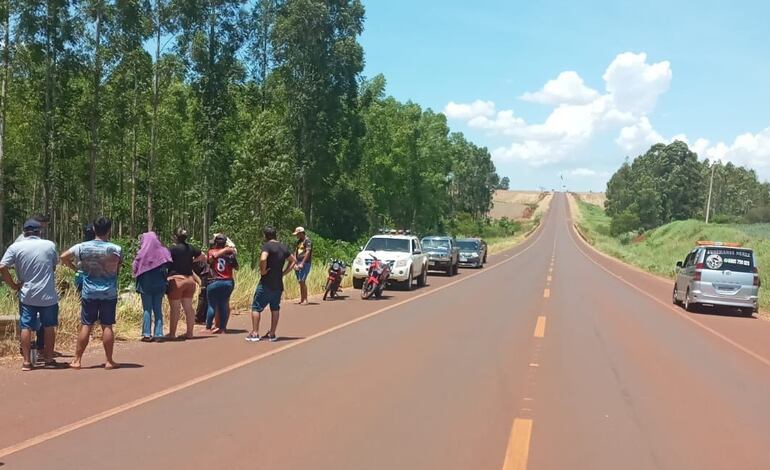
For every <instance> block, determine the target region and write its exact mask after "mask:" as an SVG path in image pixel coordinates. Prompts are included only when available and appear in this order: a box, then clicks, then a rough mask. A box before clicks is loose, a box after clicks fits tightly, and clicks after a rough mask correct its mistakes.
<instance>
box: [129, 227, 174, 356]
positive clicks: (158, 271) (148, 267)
mask: <svg viewBox="0 0 770 470" xmlns="http://www.w3.org/2000/svg"><path fill="white" fill-rule="evenodd" d="M139 245H140V246H139V252H138V253H137V254H136V258H134V264H133V270H134V279H136V291H137V292H138V293H139V295H141V297H142V309H143V310H144V319H143V321H142V341H144V342H152V341H154V340H158V339H161V338H162V337H163V296H164V295H165V294H166V287H167V286H168V280H167V279H166V277H167V271H168V265H169V264H170V263H171V253H170V252H169V251H168V248H166V247H165V246H163V243H161V242H160V240H159V239H158V235H157V234H155V232H147V233H143V234H142V235H140V236H139ZM153 315H155V321H154V322H153V321H152V320H153V318H152V317H153ZM153 323H154V325H155V328H154V330H153V328H152V326H153Z"/></svg>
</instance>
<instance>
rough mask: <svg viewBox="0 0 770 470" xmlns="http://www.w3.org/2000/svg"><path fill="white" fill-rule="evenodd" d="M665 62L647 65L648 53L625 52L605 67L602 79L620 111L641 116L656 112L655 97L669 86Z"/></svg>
mask: <svg viewBox="0 0 770 470" xmlns="http://www.w3.org/2000/svg"><path fill="white" fill-rule="evenodd" d="M671 76H672V74H671V64H670V63H669V62H668V61H663V62H658V63H655V64H648V63H647V54H645V53H643V52H642V53H641V54H634V53H632V52H624V53H623V54H619V55H618V56H617V57H615V60H613V61H612V63H611V64H610V65H609V67H607V70H606V71H605V72H604V75H603V77H602V78H603V79H604V81H605V82H606V83H607V92H608V93H609V94H610V95H611V96H612V101H613V103H614V104H615V106H616V107H617V109H618V110H619V111H621V112H630V113H633V114H636V115H643V114H647V113H649V112H651V111H652V110H653V109H655V105H656V103H657V102H658V97H659V96H660V95H662V94H663V93H665V92H667V91H668V88H669V86H670V85H671Z"/></svg>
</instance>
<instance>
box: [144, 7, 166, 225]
mask: <svg viewBox="0 0 770 470" xmlns="http://www.w3.org/2000/svg"><path fill="white" fill-rule="evenodd" d="M155 15H156V16H155V64H154V67H153V73H152V125H151V126H150V158H148V159H147V230H148V231H149V230H152V229H153V228H154V225H155V220H154V214H153V202H154V201H153V189H154V188H153V170H154V168H155V157H156V156H155V152H157V148H158V101H159V99H160V96H159V94H160V86H159V85H160V36H161V30H162V28H161V20H162V18H163V17H162V14H161V0H155Z"/></svg>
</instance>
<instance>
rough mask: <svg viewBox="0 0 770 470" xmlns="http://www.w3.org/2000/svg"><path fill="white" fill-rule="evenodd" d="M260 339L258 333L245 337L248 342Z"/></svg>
mask: <svg viewBox="0 0 770 470" xmlns="http://www.w3.org/2000/svg"><path fill="white" fill-rule="evenodd" d="M261 340H262V338H260V337H259V335H257V336H252V335H249V336H247V337H246V341H249V342H252V343H256V342H257V341H261Z"/></svg>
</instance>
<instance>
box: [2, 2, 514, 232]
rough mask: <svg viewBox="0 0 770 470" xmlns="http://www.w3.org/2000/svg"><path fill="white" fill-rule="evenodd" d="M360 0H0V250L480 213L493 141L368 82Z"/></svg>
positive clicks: (414, 225) (411, 224) (351, 228)
mask: <svg viewBox="0 0 770 470" xmlns="http://www.w3.org/2000/svg"><path fill="white" fill-rule="evenodd" d="M364 18H365V12H364V8H363V5H362V4H361V2H360V1H359V0H251V1H240V0H0V35H2V49H1V50H0V82H1V83H0V185H1V186H0V247H3V246H6V245H7V244H8V243H9V241H10V240H11V237H12V236H13V235H14V234H16V233H18V232H19V229H20V224H21V222H23V220H24V218H25V217H26V216H27V215H28V214H30V213H33V212H41V213H44V214H48V215H49V216H50V218H51V227H50V230H49V237H50V238H52V239H53V240H54V241H56V242H57V243H58V244H59V246H65V245H66V244H68V243H71V242H73V241H74V240H76V239H78V238H79V236H80V231H81V228H82V225H83V224H84V223H85V222H86V221H88V220H91V219H92V218H93V217H95V216H96V215H98V214H105V215H108V216H111V217H112V218H113V219H114V220H115V232H116V234H115V235H116V236H118V237H124V238H127V237H131V238H134V237H136V236H137V235H138V234H139V233H141V232H143V231H145V230H147V229H150V228H155V229H156V230H158V231H159V233H161V234H162V235H163V236H164V237H165V238H167V237H168V234H170V233H171V231H172V230H173V228H174V227H176V226H186V227H188V228H189V229H190V230H191V231H192V232H193V233H194V234H195V238H196V239H199V240H205V239H208V237H209V236H210V234H211V233H213V231H215V230H224V231H226V232H227V233H228V234H229V235H231V237H233V238H234V239H236V240H238V241H239V242H240V243H246V244H250V245H255V244H256V243H257V242H258V240H259V237H260V235H259V231H260V229H261V227H262V226H263V225H264V224H267V223H269V224H274V225H277V226H278V227H280V228H281V229H284V230H285V229H287V228H289V227H293V226H294V225H298V224H303V225H307V226H308V227H309V228H311V229H312V230H314V231H315V232H317V233H318V234H320V235H322V236H324V237H328V238H333V239H341V240H355V239H358V238H360V237H361V236H362V235H364V234H366V233H368V232H369V231H371V230H372V229H374V228H377V227H380V226H398V227H404V228H411V229H413V230H417V231H426V230H431V229H441V228H443V227H446V226H447V225H449V224H451V223H452V221H453V220H456V219H458V218H466V219H467V218H468V217H472V218H474V219H477V220H480V219H482V218H483V217H484V215H485V214H486V213H487V211H488V210H489V208H490V204H491V194H492V192H493V190H494V188H496V187H498V186H499V185H500V181H499V178H498V176H497V174H496V171H495V167H494V165H493V163H492V161H491V157H490V154H489V152H488V151H487V149H485V148H480V147H477V146H476V145H474V144H473V143H471V142H469V141H468V140H466V139H465V138H464V137H463V135H462V134H459V133H451V132H450V130H449V128H448V126H447V122H446V118H445V117H444V116H443V115H442V114H440V113H435V112H433V111H431V110H430V109H423V108H421V107H420V106H419V105H418V104H415V103H412V102H406V103H404V102H400V101H398V100H396V99H394V98H392V97H388V96H387V95H386V93H385V89H386V80H385V78H384V77H383V76H375V77H371V78H368V79H367V78H365V77H363V76H362V71H363V68H364V51H363V49H362V46H361V45H360V43H359V42H358V38H359V36H360V35H361V33H362V31H363V28H364Z"/></svg>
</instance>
